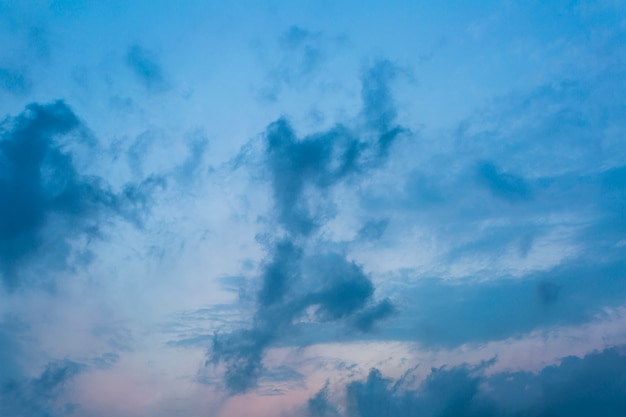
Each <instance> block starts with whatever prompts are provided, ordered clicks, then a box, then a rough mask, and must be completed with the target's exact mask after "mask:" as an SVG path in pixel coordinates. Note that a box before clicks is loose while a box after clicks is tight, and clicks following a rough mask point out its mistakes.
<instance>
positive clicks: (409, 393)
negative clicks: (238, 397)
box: [307, 348, 626, 417]
mask: <svg viewBox="0 0 626 417" xmlns="http://www.w3.org/2000/svg"><path fill="white" fill-rule="evenodd" d="M491 363H493V361H492V362H487V363H483V364H480V365H478V366H474V367H471V366H468V365H463V366H458V367H452V368H448V367H445V366H444V367H441V368H434V369H432V370H431V372H430V374H429V375H428V376H427V377H426V379H425V380H423V381H422V382H421V384H420V385H419V387H417V388H411V387H410V386H407V383H406V381H405V378H406V375H405V377H403V378H401V379H398V380H393V379H390V378H385V377H383V376H382V374H381V373H380V371H378V370H377V369H372V370H371V371H370V373H369V375H368V377H367V379H366V380H365V381H353V382H350V383H349V384H347V385H346V386H345V387H343V389H342V388H339V389H340V390H343V391H344V395H345V404H346V409H345V413H344V415H345V416H350V417H382V416H400V417H411V416H415V417H417V416H420V417H430V416H432V417H435V416H437V417H448V416H450V417H451V416H468V417H469V416H476V417H478V416H480V417H489V416H494V417H496V416H498V417H514V416H515V417H520V416H546V417H547V416H561V415H563V416H572V417H578V416H580V417H583V416H589V415H602V416H609V417H610V416H616V417H617V416H620V415H622V414H623V413H624V412H625V411H626V380H625V379H624V377H623V375H624V372H625V371H626V355H624V352H623V349H620V348H609V349H606V350H604V351H602V352H595V353H590V354H588V355H587V356H585V357H584V358H577V357H567V358H564V359H563V360H562V361H561V363H560V364H559V365H554V366H549V367H546V368H544V369H543V370H542V371H541V372H539V373H538V374H532V373H528V372H513V373H511V372H502V373H496V374H491V375H487V374H486V373H485V370H486V369H488V367H489V366H490V364H491ZM329 390H330V388H329V387H328V386H325V387H324V388H323V389H322V390H321V391H320V392H319V393H318V394H316V395H315V396H314V397H312V398H311V399H310V400H309V402H308V405H307V412H308V413H307V415H309V416H326V415H341V414H339V413H338V412H337V409H338V407H337V406H336V405H335V404H333V402H332V401H330V400H329Z"/></svg>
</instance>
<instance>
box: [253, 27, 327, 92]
mask: <svg viewBox="0 0 626 417" xmlns="http://www.w3.org/2000/svg"><path fill="white" fill-rule="evenodd" d="M277 44H278V51H277V54H278V57H277V59H276V60H275V62H273V63H272V65H271V67H270V69H269V71H268V74H267V79H268V84H267V85H266V86H265V87H264V88H263V89H262V91H261V95H262V97H263V98H264V99H266V100H270V101H275V100H277V99H278V96H279V95H280V93H281V90H282V89H283V88H284V87H288V88H296V89H300V88H303V87H304V86H306V85H308V84H309V83H310V82H311V81H312V80H313V79H314V78H315V76H316V75H317V74H318V73H319V71H320V69H321V67H322V65H323V64H324V62H325V61H326V59H327V49H328V46H329V45H328V42H327V40H325V39H324V37H323V36H322V35H321V34H320V33H317V32H311V31H309V30H306V29H304V28H301V27H299V26H291V27H290V28H289V29H287V30H286V31H284V32H283V33H282V34H281V35H280V37H279V38H278V42H277Z"/></svg>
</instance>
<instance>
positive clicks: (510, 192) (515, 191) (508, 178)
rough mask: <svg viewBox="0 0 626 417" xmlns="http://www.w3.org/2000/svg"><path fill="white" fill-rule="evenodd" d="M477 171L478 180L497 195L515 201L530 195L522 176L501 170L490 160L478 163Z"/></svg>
mask: <svg viewBox="0 0 626 417" xmlns="http://www.w3.org/2000/svg"><path fill="white" fill-rule="evenodd" d="M477 171H478V177H479V180H480V181H481V182H482V183H483V184H484V185H485V186H486V187H487V188H488V189H489V190H490V191H491V192H492V193H493V194H494V195H495V196H497V197H500V198H504V199H506V200H510V201H515V200H525V199H527V198H528V197H529V196H530V191H529V190H528V186H527V185H526V183H525V182H524V179H523V178H521V177H518V176H516V175H513V174H509V173H506V172H502V171H501V170H500V169H499V168H498V167H496V166H495V165H494V164H493V163H491V162H482V163H480V164H479V166H478V169H477Z"/></svg>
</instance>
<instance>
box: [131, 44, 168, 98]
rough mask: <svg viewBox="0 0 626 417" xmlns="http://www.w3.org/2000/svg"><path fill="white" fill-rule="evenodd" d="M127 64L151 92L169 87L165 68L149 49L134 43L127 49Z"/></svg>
mask: <svg viewBox="0 0 626 417" xmlns="http://www.w3.org/2000/svg"><path fill="white" fill-rule="evenodd" d="M126 65H127V66H128V68H130V70H131V71H132V72H133V74H135V77H136V78H137V80H138V81H139V82H141V84H143V86H144V87H145V88H146V90H148V91H149V92H162V91H164V90H167V89H168V88H169V85H168V82H167V81H166V79H165V77H164V75H163V70H162V69H161V66H160V65H159V64H158V62H157V59H156V57H155V56H154V54H153V53H152V52H150V51H149V50H147V49H145V48H143V47H141V46H139V45H132V46H130V47H129V48H128V50H127V51H126Z"/></svg>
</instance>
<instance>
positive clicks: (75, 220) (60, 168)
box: [0, 101, 155, 288]
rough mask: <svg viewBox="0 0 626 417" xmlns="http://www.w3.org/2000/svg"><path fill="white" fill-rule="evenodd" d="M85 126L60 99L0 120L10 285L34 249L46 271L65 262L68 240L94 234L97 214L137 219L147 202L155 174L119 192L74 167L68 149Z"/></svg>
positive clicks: (4, 248) (3, 253) (2, 222)
mask: <svg viewBox="0 0 626 417" xmlns="http://www.w3.org/2000/svg"><path fill="white" fill-rule="evenodd" d="M84 130H85V128H84V126H83V125H82V123H81V121H80V120H79V119H78V118H77V117H76V115H75V114H74V113H73V112H72V110H71V109H70V108H69V107H68V106H67V105H66V104H65V103H63V102H62V101H57V102H54V103H52V104H45V105H40V104H30V105H28V106H27V107H26V110H25V111H24V112H23V113H22V114H20V115H19V116H17V117H14V118H7V119H5V120H4V121H3V122H2V124H1V126H0V272H1V273H2V280H3V282H4V284H5V285H6V286H7V287H8V288H15V287H17V286H18V285H19V284H20V278H19V272H20V270H23V269H25V268H27V267H28V268H32V267H33V266H35V265H37V262H34V260H35V259H34V258H35V256H38V257H39V261H40V263H41V262H43V263H45V268H46V269H47V270H48V272H51V271H50V270H54V269H56V268H58V267H63V266H65V260H66V258H67V256H68V255H69V253H70V252H71V245H70V243H69V242H70V240H71V239H72V238H75V237H77V236H80V235H86V236H90V237H96V236H98V235H99V233H100V221H101V220H102V216H121V217H122V218H128V219H134V220H135V221H136V222H139V220H140V218H141V214H143V210H145V209H146V206H147V193H149V191H150V189H151V188H152V187H153V186H154V185H153V184H152V182H154V181H155V180H154V179H153V180H152V181H146V182H144V183H140V184H131V185H129V186H127V187H126V188H125V189H124V190H123V192H122V193H121V194H119V195H118V194H115V193H113V192H112V191H111V190H110V188H109V187H108V185H107V184H106V183H105V181H104V180H102V179H101V178H98V177H94V176H85V175H81V174H80V173H79V172H78V171H77V169H76V166H75V163H74V159H73V158H74V157H75V156H76V155H74V154H72V153H71V152H70V151H69V149H70V145H71V142H72V141H85V140H86V139H85V138H84V134H85V133H84ZM85 259H88V257H87V258H85Z"/></svg>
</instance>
